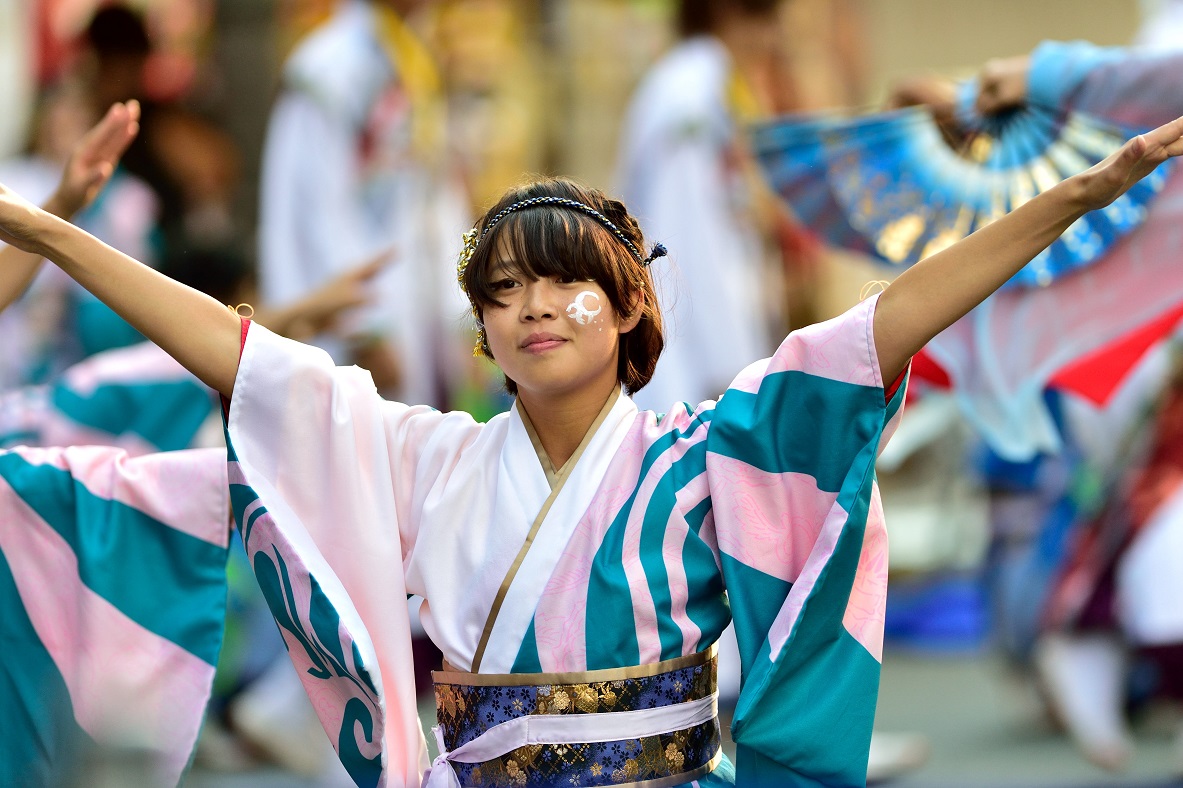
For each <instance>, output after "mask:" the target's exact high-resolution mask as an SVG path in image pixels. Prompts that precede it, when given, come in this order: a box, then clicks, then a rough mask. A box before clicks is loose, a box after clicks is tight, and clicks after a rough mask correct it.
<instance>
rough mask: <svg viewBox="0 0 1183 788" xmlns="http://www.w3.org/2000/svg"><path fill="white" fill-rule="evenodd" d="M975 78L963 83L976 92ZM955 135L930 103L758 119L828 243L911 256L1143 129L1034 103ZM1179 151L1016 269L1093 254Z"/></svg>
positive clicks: (1034, 269) (968, 92) (1031, 276)
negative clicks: (950, 138) (953, 141)
mask: <svg viewBox="0 0 1183 788" xmlns="http://www.w3.org/2000/svg"><path fill="white" fill-rule="evenodd" d="M973 88H974V86H973V84H972V83H970V84H968V85H967V86H966V88H965V89H964V90H963V92H962V95H963V99H964V98H972V91H973ZM961 106H962V107H963V108H964V109H963V111H962V112H960V113H959V115H960V118H959V119H960V121H961V125H962V128H963V130H964V134H965V136H964V139H963V140H962V141H959V143H958V144H957V146H956V148H954V147H953V146H951V145H950V144H949V143H948V142H947V141H946V139H945V137H944V136H943V135H942V132H941V130H940V129H939V127H938V126H937V124H936V122H935V121H934V120H933V118H932V115H931V114H930V113H929V111H928V110H927V109H925V108H921V107H911V108H907V109H903V110H894V111H890V112H882V113H876V114H870V115H863V116H857V117H848V116H842V115H838V114H828V115H810V116H786V117H782V118H778V119H776V120H773V121H770V122H768V123H764V124H761V125H759V126H756V127H755V128H754V129H753V132H752V144H753V150H754V153H755V155H756V157H757V159H758V160H759V162H760V164H761V166H762V168H763V170H764V172H765V174H766V176H767V177H768V180H769V182H770V183H771V185H772V187H773V188H774V189H775V190H776V191H777V192H778V193H779V194H780V195H781V197H782V198H783V199H785V200H786V202H787V203H788V204H789V205H790V206H791V207H792V209H793V210H794V211H795V212H796V213H797V215H798V216H799V217H800V218H801V220H802V221H803V223H804V224H805V225H806V226H808V227H810V228H812V229H813V230H814V231H815V232H817V233H818V234H819V235H821V236H822V237H823V238H824V239H825V240H826V241H827V242H828V243H830V244H833V245H835V246H839V247H842V248H845V249H850V250H853V251H859V252H865V253H869V254H870V255H872V256H873V257H875V258H877V259H879V260H882V261H883V262H886V263H889V264H893V265H897V266H908V265H911V264H913V263H915V262H917V261H918V260H921V259H923V258H925V257H927V256H929V255H931V254H933V253H935V252H937V251H940V250H941V249H944V248H945V247H947V246H949V245H951V244H953V243H955V242H956V241H958V240H960V239H961V238H964V237H965V236H966V235H969V234H970V233H971V232H973V231H974V230H976V229H977V228H979V227H982V226H984V225H986V224H988V223H990V222H991V221H993V220H995V219H997V218H998V217H999V216H1002V215H1004V214H1005V213H1007V212H1008V211H1010V210H1012V209H1013V208H1016V207H1018V206H1019V205H1021V204H1023V203H1024V202H1026V201H1027V200H1029V199H1031V198H1032V197H1033V196H1035V195H1036V194H1039V193H1040V192H1043V191H1046V190H1048V189H1050V188H1052V187H1053V186H1055V185H1056V184H1057V183H1059V182H1060V181H1062V180H1064V179H1065V178H1067V177H1070V176H1072V175H1074V174H1076V173H1078V172H1081V171H1083V170H1085V169H1087V168H1089V167H1091V166H1092V165H1093V164H1096V163H1097V162H1099V161H1101V160H1102V159H1104V158H1105V157H1106V156H1108V155H1109V154H1110V153H1112V152H1113V151H1115V150H1117V149H1118V148H1119V147H1121V145H1122V144H1123V143H1124V142H1125V141H1126V140H1127V139H1128V138H1130V137H1131V136H1133V135H1135V134H1137V133H1139V132H1140V131H1141V130H1140V129H1127V128H1120V127H1116V126H1113V125H1111V124H1108V123H1105V122H1102V121H1100V120H1097V119H1094V118H1091V117H1089V116H1086V115H1083V114H1080V113H1068V114H1063V113H1059V112H1057V111H1054V110H1051V109H1048V108H1045V107H1041V106H1038V105H1031V104H1028V105H1026V106H1023V107H1021V108H1018V109H1013V110H1009V111H1006V112H1004V113H1000V114H998V115H993V116H990V117H982V116H980V115H974V114H973V113H972V112H971V111H970V110H968V107H970V106H972V103H971V101H968V100H963V101H962V102H961ZM1170 166H1171V163H1170V162H1168V163H1167V164H1166V165H1164V166H1162V167H1160V168H1159V169H1158V170H1157V171H1155V172H1154V173H1152V174H1151V175H1150V176H1149V177H1147V178H1145V179H1144V180H1142V181H1141V182H1140V183H1138V184H1137V185H1136V186H1134V188H1132V189H1131V190H1130V191H1129V192H1127V193H1126V194H1124V195H1123V196H1122V197H1120V198H1119V199H1118V200H1116V201H1115V202H1114V203H1113V204H1111V205H1109V206H1107V207H1105V208H1103V209H1101V210H1099V211H1093V212H1091V213H1089V214H1087V215H1085V216H1084V217H1083V218H1081V219H1080V220H1079V221H1077V222H1076V223H1075V224H1073V225H1072V226H1071V227H1070V228H1069V229H1068V230H1067V231H1066V232H1065V233H1064V234H1063V236H1062V237H1061V238H1060V239H1059V240H1057V241H1056V242H1055V243H1053V244H1052V245H1051V246H1050V247H1049V248H1048V249H1047V250H1046V251H1044V252H1043V253H1042V254H1040V255H1039V256H1038V257H1036V258H1035V259H1034V260H1032V261H1031V263H1029V264H1028V265H1027V266H1026V267H1025V268H1024V269H1023V270H1022V271H1020V272H1019V273H1018V274H1016V275H1015V277H1014V278H1013V279H1012V280H1011V282H1010V283H1009V284H1010V285H1016V284H1018V285H1046V284H1049V283H1050V282H1052V281H1054V280H1055V279H1056V278H1057V277H1059V276H1061V275H1062V274H1064V273H1067V272H1069V271H1073V270H1076V269H1078V268H1080V267H1082V266H1085V265H1088V264H1089V263H1091V262H1092V261H1094V260H1096V259H1097V258H1098V257H1100V256H1101V255H1102V254H1104V253H1105V251H1106V250H1108V249H1109V248H1110V247H1111V246H1112V245H1113V244H1114V243H1115V242H1116V241H1117V240H1118V239H1119V238H1121V237H1122V236H1123V235H1125V234H1126V233H1128V232H1129V231H1130V230H1132V229H1134V228H1135V227H1137V226H1138V225H1139V224H1140V223H1141V222H1142V220H1143V218H1144V217H1145V215H1146V206H1147V204H1148V203H1149V202H1150V201H1151V200H1152V199H1153V198H1154V196H1155V195H1156V194H1158V192H1159V191H1160V190H1161V188H1162V185H1163V183H1164V181H1165V180H1166V177H1167V175H1168V173H1169V168H1170Z"/></svg>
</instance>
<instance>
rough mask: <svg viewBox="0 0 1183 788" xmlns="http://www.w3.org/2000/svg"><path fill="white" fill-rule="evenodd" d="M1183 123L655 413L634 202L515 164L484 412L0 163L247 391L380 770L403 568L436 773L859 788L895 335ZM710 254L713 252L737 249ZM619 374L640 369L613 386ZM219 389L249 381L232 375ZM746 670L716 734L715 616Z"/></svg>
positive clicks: (234, 475) (327, 720)
mask: <svg viewBox="0 0 1183 788" xmlns="http://www.w3.org/2000/svg"><path fill="white" fill-rule="evenodd" d="M1181 134H1183V119H1181V120H1178V121H1174V122H1172V123H1170V124H1167V125H1166V126H1163V127H1161V128H1159V129H1157V130H1155V131H1153V132H1150V133H1148V134H1145V135H1142V136H1140V137H1138V138H1135V139H1134V140H1131V141H1130V142H1129V143H1127V144H1126V145H1125V146H1124V147H1123V148H1122V149H1121V150H1120V151H1119V152H1117V153H1115V154H1114V155H1113V156H1111V157H1110V158H1109V159H1107V160H1106V161H1104V162H1102V163H1101V164H1099V165H1097V166H1096V167H1094V168H1092V169H1091V170H1089V171H1087V172H1085V173H1082V174H1081V175H1078V176H1076V177H1074V178H1070V179H1068V180H1066V181H1064V182H1063V183H1062V184H1060V185H1059V186H1057V187H1056V188H1055V189H1053V190H1051V191H1049V192H1047V193H1045V194H1043V195H1041V196H1039V197H1037V198H1035V199H1033V200H1031V201H1030V202H1029V203H1027V204H1026V205H1024V206H1022V207H1021V208H1019V209H1017V210H1015V211H1014V212H1013V213H1011V214H1010V215H1008V216H1006V217H1003V218H1002V219H1000V220H999V221H997V222H995V223H994V224H992V225H990V226H988V227H986V228H983V229H982V230H980V231H979V232H977V233H975V234H974V235H972V236H970V237H969V238H967V239H965V240H964V241H962V242H961V243H959V244H957V245H955V246H953V247H951V248H950V249H948V250H946V251H944V252H941V253H940V254H938V255H934V256H933V257H931V258H929V259H928V260H925V261H924V262H922V263H920V264H918V265H916V266H914V267H913V268H911V269H909V270H908V271H906V272H905V273H904V274H902V275H901V276H900V277H899V278H898V279H897V280H896V282H895V283H893V284H892V285H891V286H890V287H888V288H887V289H886V290H885V291H884V292H883V293H882V294H880V295H879V296H877V297H876V298H872V299H868V300H866V301H864V302H863V303H861V304H859V305H858V306H856V307H855V308H853V309H852V310H850V311H849V312H847V313H846V314H845V315H843V316H841V317H839V318H836V319H834V320H831V321H828V322H826V323H822V324H819V325H816V326H812V327H809V328H807V329H804V330H801V331H798V332H794V333H793V334H791V335H790V336H789V337H788V338H787V339H786V340H785V341H784V343H783V344H782V345H781V347H780V348H779V349H778V350H777V352H776V353H775V354H774V355H773V357H772V358H770V359H768V360H765V361H761V362H758V363H755V364H753V365H752V366H750V367H748V368H747V369H746V370H745V371H744V372H742V373H741V374H740V375H739V377H738V378H737V379H736V380H735V381H734V382H733V383H732V385H731V387H730V388H729V389H728V391H727V392H726V394H725V395H724V396H723V397H722V398H721V399H719V400H718V401H708V402H705V403H702V404H700V405H698V406H692V405H688V404H685V403H675V404H672V405H671V408H670V411H669V412H668V413H666V414H664V415H663V416H660V417H659V416H658V415H656V414H654V413H652V412H647V411H638V410H637V408H636V406H635V405H633V403H632V401H631V400H630V399H629V398H628V396H626V395H625V394H626V393H627V392H629V391H635V390H637V389H639V388H641V387H642V386H644V385H645V383H646V381H647V380H648V379H649V376H650V375H651V373H652V370H653V366H654V364H655V363H656V360H657V355H658V353H659V352H660V349H661V344H662V340H661V317H660V314H659V313H658V311H657V309H656V306H655V300H654V298H653V291H652V285H651V281H650V277H649V273H648V271H647V265H648V263H649V262H650V261H651V260H652V258H653V257H655V256H658V255H659V253H660V252H662V251H664V250H661V249H655V250H654V251H653V252H648V251H647V250H646V247H645V246H643V239H642V238H641V233H640V231H639V229H638V227H637V224H636V222H635V221H634V220H633V219H632V218H631V217H630V216H629V214H628V213H627V211H626V209H625V207H624V206H623V205H622V204H621V203H619V202H616V201H614V200H610V199H608V198H606V197H605V196H604V195H602V194H600V193H598V192H595V191H592V190H589V189H584V188H581V187H579V186H577V185H575V184H572V183H570V182H568V181H562V180H547V181H542V182H537V183H533V184H530V185H528V186H525V187H522V188H519V189H515V190H513V191H511V192H510V193H508V194H507V195H506V196H505V197H504V198H503V199H502V200H501V201H500V202H499V203H498V204H497V205H495V206H494V207H493V208H491V209H490V210H489V212H488V213H487V214H486V215H485V217H484V218H483V219H482V220H481V221H480V222H479V223H478V225H477V227H476V229H474V231H473V232H472V233H470V234H468V235H467V236H466V239H465V240H466V244H465V251H464V253H463V254H462V257H461V264H460V281H461V284H462V285H463V287H464V289H465V291H466V293H467V295H468V297H469V299H470V300H471V302H472V304H473V312H474V314H475V316H476V318H477V320H478V321H479V325H480V327H481V330H480V333H479V340H478V349H479V352H482V353H485V354H487V355H489V356H491V357H492V358H493V359H494V360H495V361H496V362H497V363H498V364H499V365H500V366H501V368H502V370H503V371H504V373H505V375H506V379H507V385H508V387H509V388H510V390H511V391H512V392H514V393H515V394H516V395H517V402H516V405H515V407H514V408H512V409H511V410H510V411H509V412H508V413H505V414H502V415H501V416H499V417H497V418H495V419H493V420H492V421H490V422H489V423H488V424H483V425H482V424H478V423H475V422H473V421H472V420H471V419H470V418H469V417H468V416H467V415H466V414H463V413H449V414H444V413H438V412H436V411H434V410H431V409H430V408H425V407H415V406H407V405H402V404H398V403H393V402H386V401H383V400H382V399H380V398H379V397H378V396H377V394H376V393H375V390H374V387H373V384H372V382H371V381H370V379H369V376H368V375H367V374H366V373H365V372H363V371H361V370H358V369H356V368H335V367H334V366H333V365H332V363H331V361H330V360H329V359H328V357H327V356H325V355H324V354H323V353H322V352H320V351H318V350H316V349H314V348H309V347H306V346H303V345H300V344H298V343H294V342H291V341H288V340H284V339H281V338H279V337H277V336H275V335H274V334H272V333H271V332H269V331H267V330H266V329H265V328H263V327H262V326H260V325H250V324H248V323H247V322H246V321H243V320H241V319H240V318H239V317H238V316H237V315H236V314H235V313H234V312H232V311H230V310H227V309H226V307H225V306H223V305H221V304H219V303H217V302H216V301H214V300H212V299H210V298H207V297H205V296H202V295H200V294H198V293H196V292H195V291H192V290H189V289H187V288H185V287H184V286H182V285H179V284H177V283H175V282H172V281H170V280H168V279H167V278H165V277H163V276H161V275H160V274H158V273H157V272H155V271H152V270H150V269H147V268H146V267H144V266H140V265H138V264H136V263H135V261H133V260H130V259H128V258H126V257H125V256H123V255H121V254H119V253H118V252H115V251H113V250H111V249H109V248H107V247H105V246H103V245H102V244H101V243H99V242H97V241H95V240H94V239H93V238H91V237H89V236H87V235H86V234H85V233H83V232H81V231H79V230H77V229H76V228H74V227H72V226H70V225H68V224H67V223H65V222H62V221H60V220H58V219H56V218H55V217H53V216H51V215H49V214H47V213H45V212H43V211H40V210H39V209H37V208H35V207H33V206H32V205H30V204H28V203H27V202H25V201H24V200H22V199H21V198H20V197H18V196H17V195H15V194H13V193H12V192H11V191H8V190H6V189H3V188H2V187H0V239H3V240H6V241H8V242H10V243H12V244H14V245H17V246H20V247H22V248H24V249H27V250H29V251H33V252H36V253H38V254H42V255H44V256H46V257H48V258H49V259H51V260H53V261H54V262H56V263H57V264H58V265H59V266H61V267H62V268H63V269H64V270H65V271H66V272H67V273H69V274H70V275H71V276H73V277H74V278H76V279H77V280H78V281H79V282H81V283H82V284H83V285H84V286H86V287H87V288H88V289H90V290H92V292H94V293H95V294H96V295H97V296H99V297H100V298H101V299H103V300H104V301H106V302H107V303H108V304H109V305H110V306H111V307H112V308H113V309H115V311H116V312H118V313H119V314H121V315H122V316H124V318H125V319H127V320H128V321H129V322H130V323H131V324H132V325H134V326H135V327H136V328H138V329H139V330H141V331H142V332H143V333H144V334H145V335H147V336H148V337H150V338H151V339H153V340H154V341H156V342H157V343H158V344H159V345H161V347H163V348H165V349H166V350H168V351H169V352H170V353H172V354H173V355H174V356H175V357H176V358H177V359H178V360H179V361H180V362H181V363H182V364H184V365H185V366H187V367H188V368H189V369H190V370H192V371H193V372H194V373H195V374H196V375H197V376H198V377H200V378H201V379H202V380H204V381H205V382H207V383H208V384H209V385H210V386H212V387H213V388H215V389H216V390H217V391H219V392H221V393H222V394H223V395H224V396H225V397H227V398H228V399H229V400H230V404H229V407H228V411H227V423H228V428H227V432H228V436H229V439H230V444H231V448H230V460H231V466H230V479H231V494H232V497H233V499H234V503H235V509H236V514H237V517H238V521H239V523H240V525H241V527H242V529H243V535H244V540H245V542H246V544H247V549H248V552H249V553H250V555H251V557H252V561H253V565H254V569H255V572H256V576H257V578H258V580H259V583H260V586H261V587H262V588H263V591H264V594H265V595H266V596H267V598H268V601H269V604H270V606H271V609H272V612H273V614H274V615H275V617H276V620H277V622H278V623H279V625H280V627H281V629H282V630H283V634H284V637H285V639H286V641H287V643H288V646H289V650H290V653H291V656H292V659H293V660H294V661H295V662H296V664H297V666H298V667H299V668H300V671H301V673H302V677H303V680H304V683H305V687H306V689H307V690H308V692H309V695H310V696H311V697H312V699H313V703H314V705H315V706H316V708H317V710H318V713H319V714H320V717H321V721H322V722H323V723H324V725H325V728H326V730H327V731H328V732H329V734H330V738H331V739H332V740H333V741H334V744H335V745H336V746H337V748H338V752H339V754H340V757H341V759H342V761H343V762H344V763H345V765H346V767H347V768H348V769H349V771H350V773H351V774H352V776H353V777H354V779H355V780H356V781H357V782H358V784H359V785H417V784H419V783H420V781H421V779H422V777H423V769H424V768H425V767H426V766H427V764H426V760H425V756H424V755H423V753H424V751H425V749H424V747H423V740H422V735H421V733H420V730H419V726H418V720H417V718H416V716H415V699H414V695H413V687H412V681H411V675H412V673H411V668H412V666H411V657H410V645H409V632H408V624H407V613H406V606H405V603H404V596H403V595H404V594H414V595H418V596H421V597H422V598H423V599H424V603H423V608H422V619H423V625H424V628H425V629H426V630H427V632H428V634H429V635H430V636H431V637H432V639H433V640H434V641H435V642H436V644H437V645H438V646H439V647H440V648H441V650H442V651H443V653H444V656H445V660H446V665H445V666H444V667H445V669H444V670H443V671H441V672H440V673H438V674H436V699H437V703H438V707H439V711H438V715H439V725H438V726H437V727H436V728H435V733H436V739H437V742H438V743H439V745H440V749H441V755H440V756H439V757H438V758H437V759H436V761H435V763H434V764H433V765H432V767H431V769H430V772H429V774H428V776H427V783H428V784H429V785H453V786H455V785H489V784H505V785H557V784H563V785H604V784H642V785H646V786H658V785H662V786H664V785H678V784H684V783H689V782H692V781H697V782H698V784H700V785H712V784H713V785H721V784H730V783H731V782H732V781H735V782H738V783H740V784H742V785H760V784H768V785H787V784H796V785H820V784H825V785H858V784H862V783H863V782H865V764H866V759H867V746H868V741H869V739H870V732H871V722H872V717H873V715H874V707H875V698H876V689H877V683H878V675H879V657H880V650H881V639H882V623H883V604H884V594H885V590H886V586H885V583H886V536H885V532H884V530H883V522H882V512H881V509H880V507H879V503H878V496H877V494H876V490H875V482H874V459H875V455H876V453H877V451H878V449H879V447H880V445H881V444H882V442H883V441H884V440H885V439H886V437H887V436H888V435H889V434H890V431H891V422H892V420H893V417H894V416H895V415H896V414H897V413H898V410H899V405H900V402H901V401H902V397H903V391H902V388H903V387H902V385H901V383H902V380H903V376H904V372H905V370H906V367H907V364H908V359H909V358H910V356H911V355H912V354H913V353H915V352H916V351H917V350H919V349H920V348H921V347H922V346H923V345H924V344H925V343H926V342H927V341H928V340H929V339H931V338H932V337H933V336H934V335H935V334H936V333H937V332H939V331H941V330H942V329H944V328H945V327H946V326H948V325H949V324H950V323H952V322H953V321H955V320H957V319H958V318H959V317H961V316H962V315H964V314H965V313H966V312H967V311H969V310H970V309H972V308H973V307H974V305H976V304H977V303H979V302H980V301H981V300H982V299H984V298H985V297H986V296H988V295H989V294H990V293H991V292H993V291H994V290H995V289H996V288H998V287H999V286H1000V285H1002V283H1003V282H1005V281H1006V280H1007V279H1008V278H1009V277H1010V276H1011V275H1012V274H1013V273H1014V272H1015V271H1017V270H1018V269H1019V268H1020V267H1021V266H1022V265H1023V264H1024V263H1025V262H1026V261H1028V260H1029V259H1031V257H1033V256H1034V255H1035V254H1036V253H1037V252H1039V251H1040V250H1041V249H1043V248H1044V247H1045V246H1046V245H1047V244H1049V243H1050V242H1051V241H1052V240H1053V239H1054V238H1056V236H1057V235H1058V234H1059V233H1061V232H1062V231H1063V230H1064V229H1065V228H1067V227H1068V226H1069V225H1070V224H1071V223H1072V222H1073V221H1075V220H1076V219H1077V218H1078V217H1080V216H1081V215H1082V214H1084V213H1085V212H1086V211H1088V210H1091V209H1094V208H1098V207H1100V206H1103V205H1105V204H1107V203H1109V202H1110V201H1112V200H1113V199H1115V198H1116V197H1117V196H1118V195H1120V194H1121V193H1123V192H1124V191H1125V190H1126V189H1128V188H1129V186H1130V185H1131V184H1132V183H1134V182H1135V181H1136V180H1137V179H1139V178H1141V177H1143V176H1144V175H1146V174H1147V173H1148V172H1150V170H1152V169H1153V168H1154V167H1155V166H1156V165H1157V164H1159V163H1160V162H1162V161H1163V160H1165V159H1166V158H1168V157H1170V156H1174V155H1178V154H1180V153H1183V139H1180V135H1181ZM720 275H726V274H725V272H724V273H721V274H720ZM622 388H623V389H624V392H625V393H622ZM231 398H232V399H231ZM731 618H734V620H735V622H736V629H737V633H738V637H739V643H740V651H741V657H742V663H743V677H744V685H743V690H742V694H741V696H740V700H739V705H738V707H737V709H736V713H735V718H734V722H733V725H732V735H733V737H734V739H735V741H736V744H737V750H738V757H737V761H736V766H735V767H732V765H731V764H730V763H729V762H728V761H727V760H726V759H725V758H723V756H722V753H721V751H720V748H719V731H718V723H717V720H716V718H715V708H714V671H713V653H712V652H713V649H712V644H713V641H714V638H715V637H716V636H717V635H718V633H719V632H720V631H721V630H722V629H723V627H725V626H726V624H727V622H728V620H729V619H731Z"/></svg>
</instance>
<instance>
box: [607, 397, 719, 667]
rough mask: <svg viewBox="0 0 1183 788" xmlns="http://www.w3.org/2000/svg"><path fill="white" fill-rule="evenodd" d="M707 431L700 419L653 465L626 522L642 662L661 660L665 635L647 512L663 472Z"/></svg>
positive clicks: (627, 569)
mask: <svg viewBox="0 0 1183 788" xmlns="http://www.w3.org/2000/svg"><path fill="white" fill-rule="evenodd" d="M667 421H668V419H667ZM706 432H707V425H706V423H700V424H699V425H698V426H697V428H696V429H695V431H694V433H693V434H691V435H690V436H688V437H687V438H684V439H683V440H679V441H678V442H676V443H675V444H674V445H673V446H672V447H671V448H670V449H668V450H666V451H665V452H663V453H662V454H661V456H660V457H658V458H657V460H656V461H655V462H654V463H653V465H652V466H650V468H649V470H648V472H647V473H646V474H645V478H644V479H642V480H641V485H640V487H639V488H638V489H637V496H636V498H635V499H634V501H633V503H632V509H631V511H630V512H629V517H628V522H627V524H626V525H625V529H624V552H623V561H622V563H623V565H624V574H625V577H626V578H628V587H629V593H630V594H631V596H632V605H633V617H634V619H635V622H636V629H637V648H638V650H639V652H640V659H641V662H640V664H642V665H646V664H650V663H654V662H660V661H661V636H660V633H659V632H658V628H657V610H656V608H655V607H654V603H653V593H652V592H651V591H650V589H649V580H648V578H647V577H646V576H645V569H644V567H643V566H642V564H641V530H642V526H643V525H644V520H645V512H646V511H647V510H648V508H649V502H650V500H651V498H652V497H653V491H654V489H655V488H656V487H657V485H658V484H659V483H660V482H661V479H662V476H664V475H665V473H666V471H668V470H669V469H670V468H671V467H672V466H673V465H674V463H676V462H677V461H678V460H680V459H682V457H684V456H685V455H686V452H688V451H690V449H691V448H693V447H694V445H695V444H696V443H699V442H701V441H702V440H704V439H705V437H706Z"/></svg>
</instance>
